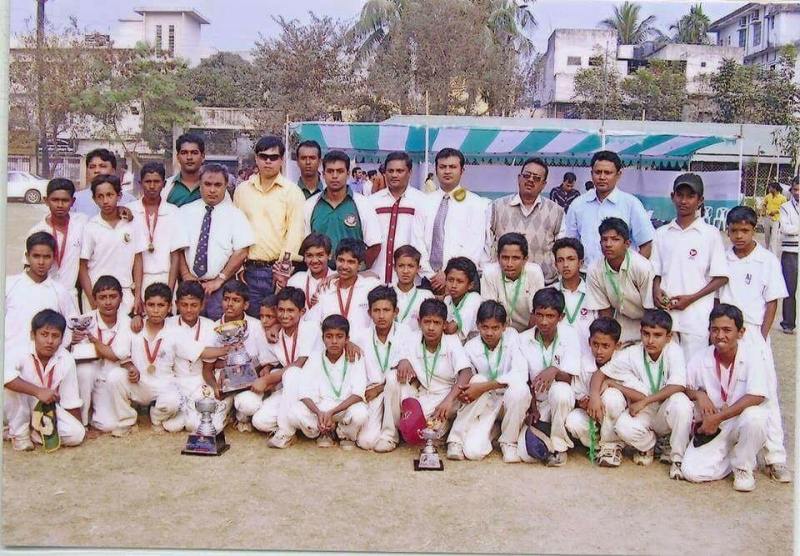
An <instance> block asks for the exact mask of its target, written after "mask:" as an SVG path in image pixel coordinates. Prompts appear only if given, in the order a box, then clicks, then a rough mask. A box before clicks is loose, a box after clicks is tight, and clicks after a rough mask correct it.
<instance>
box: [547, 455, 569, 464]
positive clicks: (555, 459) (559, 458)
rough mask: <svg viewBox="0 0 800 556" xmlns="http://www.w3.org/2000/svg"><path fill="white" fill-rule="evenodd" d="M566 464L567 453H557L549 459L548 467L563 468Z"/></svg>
mask: <svg viewBox="0 0 800 556" xmlns="http://www.w3.org/2000/svg"><path fill="white" fill-rule="evenodd" d="M566 463H567V453H566V452H555V453H553V454H552V455H551V456H550V457H549V458H547V467H562V466H563V465H564V464H566Z"/></svg>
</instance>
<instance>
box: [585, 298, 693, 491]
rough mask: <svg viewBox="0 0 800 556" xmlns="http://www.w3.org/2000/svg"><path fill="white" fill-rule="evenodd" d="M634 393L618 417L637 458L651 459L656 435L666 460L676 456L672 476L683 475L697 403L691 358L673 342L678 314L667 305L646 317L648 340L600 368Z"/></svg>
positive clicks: (617, 384) (624, 390) (641, 462)
mask: <svg viewBox="0 0 800 556" xmlns="http://www.w3.org/2000/svg"><path fill="white" fill-rule="evenodd" d="M599 372H600V373H602V375H603V376H606V377H608V378H610V379H611V380H612V381H613V382H612V384H614V386H615V387H616V388H617V389H618V390H620V391H621V392H622V393H623V394H624V395H625V397H626V398H627V399H628V410H627V411H623V412H622V414H621V415H620V416H619V418H618V419H617V423H616V431H617V434H618V435H619V436H620V438H621V439H622V440H623V441H625V443H626V444H629V445H631V446H633V447H634V448H635V449H636V450H637V453H636V454H634V457H633V461H634V462H635V463H637V464H639V465H650V463H652V461H653V453H654V451H655V446H656V441H657V440H658V437H659V436H663V435H666V434H669V435H670V437H669V448H667V446H666V444H665V443H662V446H661V447H660V448H661V461H664V462H670V463H671V464H672V465H671V467H670V471H669V477H670V479H682V478H683V475H682V474H681V461H683V454H684V452H685V451H686V445H687V444H688V443H689V434H690V432H691V426H692V404H691V402H690V401H689V398H687V397H686V394H685V393H684V391H685V389H686V363H685V362H684V359H683V351H682V350H681V348H680V347H679V346H678V345H677V344H675V343H673V342H672V319H671V318H670V316H669V314H668V313H667V312H666V311H663V310H658V309H649V310H647V311H645V314H644V316H643V317H642V343H641V345H638V344H637V345H633V346H630V347H628V348H626V349H624V350H623V351H622V352H621V353H620V354H619V355H617V356H616V357H614V358H613V359H612V360H611V361H610V362H609V363H607V364H606V365H603V367H602V368H601V369H600V371H599Z"/></svg>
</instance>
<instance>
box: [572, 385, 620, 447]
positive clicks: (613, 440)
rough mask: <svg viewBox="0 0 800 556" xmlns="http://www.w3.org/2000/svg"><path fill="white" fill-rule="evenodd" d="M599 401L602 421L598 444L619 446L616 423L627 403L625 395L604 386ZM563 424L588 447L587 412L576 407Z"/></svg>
mask: <svg viewBox="0 0 800 556" xmlns="http://www.w3.org/2000/svg"><path fill="white" fill-rule="evenodd" d="M600 401H601V402H602V403H603V422H602V423H600V438H599V445H600V446H606V445H612V446H621V445H622V441H621V440H620V438H619V436H618V435H617V431H616V424H617V419H619V416H620V415H622V413H623V412H624V411H625V406H626V405H627V403H626V401H625V396H623V395H622V392H620V391H619V390H617V389H616V388H606V389H605V391H603V393H602V394H601V395H600ZM565 426H566V427H567V431H568V432H569V433H570V434H571V435H572V436H574V437H575V438H577V439H578V440H579V441H580V443H581V444H583V445H584V446H586V447H587V448H588V447H589V443H590V439H589V414H588V413H586V411H585V410H583V409H581V408H579V407H576V408H575V409H573V410H572V411H570V412H569V415H567V422H566V423H565Z"/></svg>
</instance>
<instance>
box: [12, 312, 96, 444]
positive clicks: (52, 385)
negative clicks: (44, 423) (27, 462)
mask: <svg viewBox="0 0 800 556" xmlns="http://www.w3.org/2000/svg"><path fill="white" fill-rule="evenodd" d="M30 327H31V336H30V337H31V341H30V344H29V346H28V348H27V349H19V350H17V351H16V352H15V353H14V354H13V355H10V356H9V357H8V358H7V361H6V365H5V368H4V372H3V386H4V387H5V392H4V394H5V404H4V408H3V409H4V413H5V416H6V418H7V419H8V431H9V435H10V436H11V440H12V443H13V446H14V449H15V450H20V451H28V450H33V443H32V442H31V436H33V440H34V441H35V442H37V443H41V442H42V438H41V435H40V434H39V433H38V432H34V434H33V435H31V430H30V429H31V424H32V423H31V419H32V416H33V412H34V409H35V407H36V405H37V402H42V403H44V404H50V403H55V404H56V405H55V417H56V423H55V425H56V429H57V430H58V435H59V437H60V439H61V444H62V445H64V446H77V445H79V444H80V443H81V442H83V438H84V436H85V434H86V429H84V428H83V425H82V424H81V421H80V407H81V398H80V396H79V395H78V379H77V377H76V375H75V362H74V361H73V359H72V356H71V355H70V354H69V352H67V351H66V350H65V349H64V348H63V347H61V344H62V340H63V335H64V330H65V329H66V327H67V323H66V321H65V320H64V317H63V316H61V315H60V314H58V313H57V312H55V311H53V310H52V309H44V310H43V311H40V312H39V313H36V315H35V316H34V317H33V320H32V321H31V323H30Z"/></svg>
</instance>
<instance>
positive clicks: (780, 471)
mask: <svg viewBox="0 0 800 556" xmlns="http://www.w3.org/2000/svg"><path fill="white" fill-rule="evenodd" d="M766 471H767V475H769V478H770V479H772V480H773V481H778V482H779V483H791V482H792V472H791V471H789V468H788V467H786V465H784V464H783V463H773V464H772V465H767V469H766Z"/></svg>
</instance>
